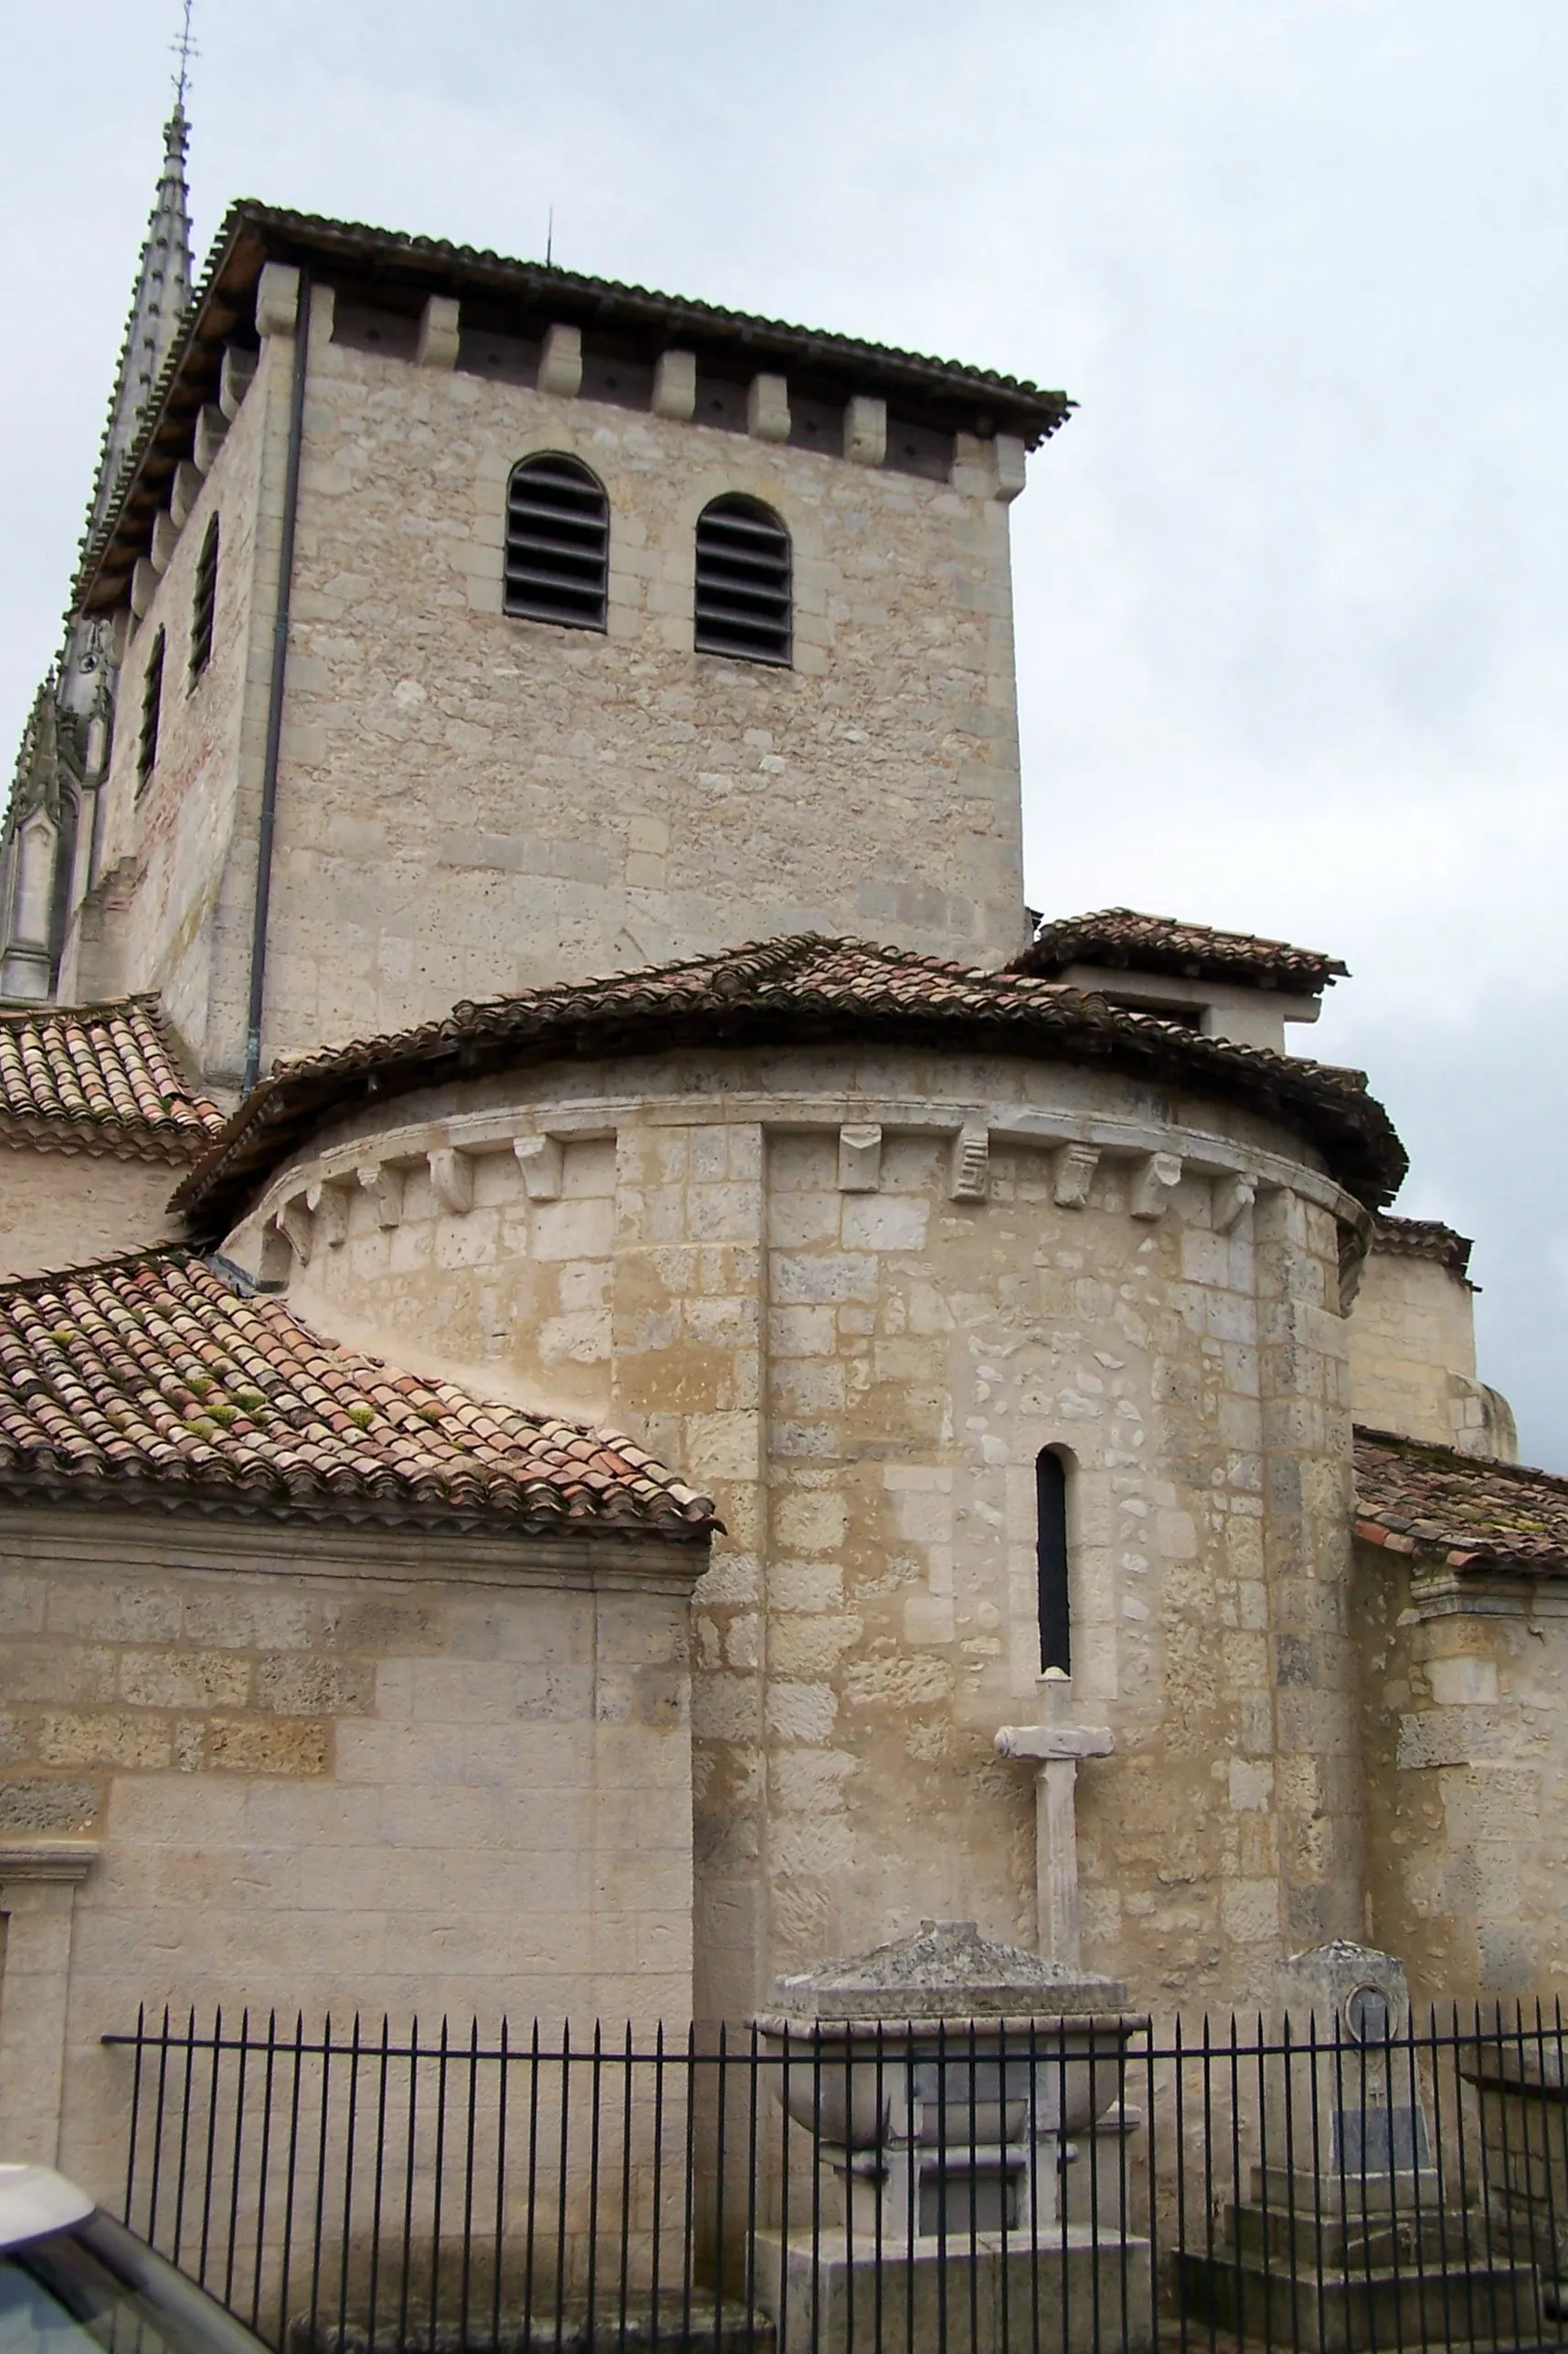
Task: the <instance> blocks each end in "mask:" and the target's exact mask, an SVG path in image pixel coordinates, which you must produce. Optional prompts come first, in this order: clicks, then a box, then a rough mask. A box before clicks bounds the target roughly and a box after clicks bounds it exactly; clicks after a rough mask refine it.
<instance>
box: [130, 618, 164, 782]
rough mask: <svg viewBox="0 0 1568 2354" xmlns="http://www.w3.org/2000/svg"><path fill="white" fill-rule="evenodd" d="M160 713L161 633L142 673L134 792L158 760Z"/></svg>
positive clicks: (162, 658) (161, 674)
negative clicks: (140, 715)
mask: <svg viewBox="0 0 1568 2354" xmlns="http://www.w3.org/2000/svg"><path fill="white" fill-rule="evenodd" d="M163 711H164V632H163V631H162V630H160V631H158V634H157V636H156V637H155V638H154V641H153V651H152V652H151V653H150V654H149V655H148V657H147V667H146V669H145V671H144V672H143V674H142V732H141V734H140V735H139V736H138V737H137V738H136V790H137V791H138V792H140V791H141V790H142V788H143V785H144V784H145V783H146V781H147V779H148V778H149V777H150V776H151V775H152V773H153V764H154V761H155V760H156V759H157V757H158V722H159V720H160V719H161V718H162V716H163Z"/></svg>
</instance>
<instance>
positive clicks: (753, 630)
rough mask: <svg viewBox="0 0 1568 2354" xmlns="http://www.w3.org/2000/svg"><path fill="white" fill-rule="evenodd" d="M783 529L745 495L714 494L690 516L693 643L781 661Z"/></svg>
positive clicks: (785, 612)
mask: <svg viewBox="0 0 1568 2354" xmlns="http://www.w3.org/2000/svg"><path fill="white" fill-rule="evenodd" d="M790 624H791V596H790V580H789V533H788V532H787V531H786V530H785V528H784V526H783V525H782V524H781V523H780V522H779V518H778V516H777V515H773V514H769V513H768V509H767V508H766V507H763V506H759V505H758V504H756V503H755V502H754V501H752V500H750V499H742V498H734V497H732V498H723V499H715V501H714V503H713V504H712V506H710V507H706V508H705V509H704V511H703V513H702V514H701V515H700V516H699V517H698V518H697V598H696V647H697V652H699V653H707V654H729V655H731V656H732V657H733V658H735V659H736V660H738V661H741V662H765V663H789V659H790V638H791V628H790Z"/></svg>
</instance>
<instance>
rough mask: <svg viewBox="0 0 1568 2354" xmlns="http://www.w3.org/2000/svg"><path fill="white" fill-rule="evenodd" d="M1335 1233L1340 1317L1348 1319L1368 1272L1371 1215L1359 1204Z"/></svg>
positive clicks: (1371, 1230)
mask: <svg viewBox="0 0 1568 2354" xmlns="http://www.w3.org/2000/svg"><path fill="white" fill-rule="evenodd" d="M1336 1232H1337V1234H1338V1236H1339V1245H1340V1315H1341V1316H1348V1315H1349V1314H1350V1312H1351V1309H1352V1308H1353V1307H1354V1306H1355V1304H1356V1299H1357V1296H1358V1295H1359V1293H1360V1291H1361V1278H1362V1277H1363V1276H1364V1275H1365V1273H1366V1269H1367V1256H1368V1253H1369V1252H1370V1251H1371V1249H1372V1233H1373V1226H1372V1214H1371V1212H1370V1211H1367V1210H1363V1209H1361V1207H1360V1205H1359V1204H1358V1205H1357V1209H1356V1214H1355V1216H1354V1218H1353V1219H1341V1220H1340V1224H1339V1225H1338V1227H1337V1229H1336Z"/></svg>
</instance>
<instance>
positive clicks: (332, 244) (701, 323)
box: [75, 198, 1073, 612]
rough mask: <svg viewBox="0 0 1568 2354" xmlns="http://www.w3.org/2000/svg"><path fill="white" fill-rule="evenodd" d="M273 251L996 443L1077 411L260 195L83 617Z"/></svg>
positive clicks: (739, 315) (89, 561)
mask: <svg viewBox="0 0 1568 2354" xmlns="http://www.w3.org/2000/svg"><path fill="white" fill-rule="evenodd" d="M270 260H277V261H282V262H285V263H291V264H298V263H301V262H304V263H309V264H312V265H313V266H316V267H320V268H323V269H326V270H331V271H332V273H333V275H334V278H335V279H337V280H338V281H343V280H344V279H345V278H347V279H349V280H352V279H355V278H358V279H361V280H363V281H364V282H365V284H366V287H367V288H368V289H371V290H373V291H374V295H375V299H376V303H377V305H379V306H385V307H387V308H390V309H392V310H394V311H395V310H397V308H399V307H400V306H401V307H405V308H408V310H409V311H410V314H411V315H413V316H416V317H417V315H418V311H419V309H420V307H421V306H422V304H423V302H424V301H425V299H426V298H427V297H428V296H429V294H431V293H440V294H444V295H447V296H450V297H455V298H456V299H458V300H460V301H461V302H462V304H463V309H464V315H465V317H467V318H469V319H471V320H475V321H477V320H480V319H483V320H484V322H485V324H486V325H487V326H488V327H491V328H494V327H496V326H499V327H500V328H501V330H502V332H510V333H512V334H518V333H520V332H524V331H525V330H526V329H527V327H528V325H529V323H531V322H532V323H534V326H535V332H537V331H538V329H539V328H542V327H544V326H546V325H553V324H556V323H562V324H567V325H577V326H579V327H588V328H591V329H592V330H593V331H594V333H595V334H598V335H599V336H601V337H602V336H605V335H609V336H612V337H615V338H617V339H619V340H620V342H621V343H622V345H624V347H625V348H626V349H628V351H629V352H641V353H643V354H645V355H646V356H647V357H649V358H650V359H652V358H657V356H658V355H659V354H660V353H661V352H662V351H664V350H666V349H668V348H669V347H670V346H672V345H683V346H684V347H686V348H689V349H691V350H694V351H695V352H696V353H697V354H698V355H699V356H700V357H703V358H705V363H706V364H707V365H710V366H713V367H714V368H715V371H716V372H718V373H721V374H728V375H731V376H737V377H738V376H755V375H756V374H757V373H758V371H759V370H763V369H769V368H773V369H778V370H779V371H780V372H787V373H788V374H789V378H790V382H791V385H792V387H794V389H795V390H796V391H797V392H798V393H799V394H800V396H802V397H805V398H827V399H830V400H832V399H835V398H836V399H838V400H840V401H842V400H844V399H846V398H851V397H853V395H855V394H863V393H871V394H877V395H880V396H882V397H883V398H886V399H887V400H889V401H890V402H892V403H894V404H895V405H896V406H897V407H898V408H899V409H900V410H901V411H904V412H906V413H908V414H909V416H910V417H911V418H912V419H914V420H915V421H917V422H918V421H924V422H930V423H933V424H936V425H938V426H940V427H942V428H943V429H946V430H948V431H966V432H971V433H976V434H979V435H980V436H982V437H984V436H986V435H988V434H995V433H1010V434H1014V435H1016V436H1018V438H1019V439H1020V440H1022V441H1023V442H1024V443H1025V445H1026V446H1028V447H1030V448H1033V447H1034V446H1035V445H1036V444H1037V443H1039V442H1040V441H1043V440H1045V438H1046V437H1047V436H1048V435H1049V434H1052V433H1054V432H1055V431H1056V429H1057V428H1058V427H1059V426H1061V425H1063V424H1065V422H1066V419H1067V418H1068V416H1069V414H1070V413H1071V410H1072V408H1073V403H1072V402H1071V401H1070V400H1069V399H1068V398H1067V397H1066V395H1065V393H1062V392H1043V391H1041V390H1040V389H1039V387H1037V386H1035V385H1033V384H1029V383H1026V382H1022V381H1021V380H1020V379H1018V378H1016V377H1013V376H1001V375H998V374H996V373H995V372H994V371H993V370H991V369H989V368H971V367H965V366H962V365H961V364H959V362H958V361H955V360H941V359H931V358H927V357H926V356H925V355H922V354H920V353H917V352H905V351H898V350H895V349H893V348H891V347H889V346H886V345H880V344H867V343H862V342H860V341H858V340H857V339H855V338H854V337H853V336H848V335H835V334H823V333H821V331H820V330H818V329H815V328H810V327H798V326H791V325H790V324H789V323H788V322H786V321H783V320H779V319H764V318H757V317H754V316H752V315H751V314H749V313H746V312H740V311H727V310H724V309H721V308H720V307H718V306H717V305H715V304H714V303H710V302H693V301H691V300H688V299H687V298H686V297H684V296H681V295H673V294H661V293H657V292H652V291H651V290H650V289H648V288H647V287H642V286H624V285H620V284H619V283H618V282H616V281H613V280H611V279H606V278H588V277H584V276H581V275H580V274H578V273H577V271H574V270H556V269H554V268H552V267H550V266H548V265H547V264H545V263H541V262H537V261H516V260H508V259H507V258H506V257H505V256H503V255H502V254H496V253H491V252H486V251H481V250H478V249H475V248H473V247H471V246H462V245H450V244H447V243H446V242H444V241H443V240H441V239H437V238H425V237H408V236H404V235H403V234H401V233H400V232H398V231H396V230H392V229H383V228H369V227H367V226H366V224H365V223H363V222H359V221H338V220H328V219H323V218H321V217H318V216H317V215H314V214H310V213H296V212H287V211H280V210H278V209H276V208H275V207H270V206H267V205H262V204H258V203H256V202H255V201H254V200H253V199H250V198H247V199H244V200H243V201H241V202H240V203H238V204H237V205H235V206H233V207H230V209H229V211H228V214H227V216H226V217H225V218H224V221H223V223H222V225H221V227H220V228H219V229H218V232H217V239H216V242H215V244H214V248H213V251H212V255H211V258H210V260H209V261H208V263H207V271H206V274H205V277H204V279H203V281H202V284H201V286H200V287H199V288H198V290H197V292H196V297H195V300H194V301H193V302H192V303H191V305H190V307H189V309H188V310H187V312H186V313H185V320H184V323H183V326H182V331H181V334H180V337H179V340H178V342H177V343H176V344H175V347H174V349H173V351H172V352H171V353H170V355H169V358H168V362H167V365H166V366H165V367H164V374H163V376H162V378H161V380H160V382H159V384H158V386H157V388H156V390H155V392H154V395H153V398H152V399H151V401H150V403H149V405H148V408H147V413H146V416H145V420H144V422H143V427H142V429H141V432H140V434H139V436H138V439H137V440H136V443H135V446H134V448H133V449H132V452H131V456H130V459H129V461H128V463H127V465H126V467H125V469H124V470H123V472H122V476H121V478H120V483H119V488H118V493H117V496H116V498H115V501H114V504H113V505H112V507H111V509H110V510H109V511H108V512H107V513H106V514H104V516H103V518H102V521H101V524H100V525H98V527H97V528H96V529H95V530H94V532H93V533H92V535H91V536H90V539H89V542H88V545H87V547H86V550H85V551H84V554H83V558H82V564H81V569H80V571H79V575H78V578H77V583H76V590H75V597H76V601H77V602H78V604H79V606H80V608H81V610H83V611H86V612H100V611H110V610H112V609H113V607H114V606H115V605H117V604H119V603H120V602H122V599H123V597H124V594H125V588H126V582H127V579H128V578H129V575H130V572H131V568H132V566H133V564H134V563H135V561H136V558H137V557H139V556H143V555H144V554H145V553H146V551H147V547H148V546H149V543H150V540H151V535H152V529H153V522H154V517H155V515H156V514H157V513H158V511H159V509H160V507H161V506H163V505H164V504H166V500H167V495H168V486H169V482H170V478H171V477H172V475H173V473H174V471H175V466H176V465H177V464H178V463H179V462H180V461H181V459H183V458H185V457H186V456H187V455H188V454H189V451H190V444H191V436H192V432H193V429H194V427H195V422H196V417H197V415H198V414H199V412H200V411H201V409H202V408H204V407H206V406H207V404H208V403H209V402H211V401H213V400H215V399H216V398H217V385H218V376H219V372H220V369H221V366H222V359H223V349H224V345H225V344H226V343H227V342H228V340H229V339H230V338H231V337H232V336H233V335H234V334H235V332H236V330H237V329H238V330H240V331H241V332H242V333H243V332H244V331H245V330H246V329H247V328H248V327H249V315H250V311H251V307H252V302H253V290H254V288H255V284H256V281H257V279H258V278H259V276H260V272H261V269H262V266H263V264H264V263H266V262H267V261H270ZM726 363H727V366H726Z"/></svg>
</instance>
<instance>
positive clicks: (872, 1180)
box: [839, 1125, 882, 1193]
mask: <svg viewBox="0 0 1568 2354" xmlns="http://www.w3.org/2000/svg"><path fill="white" fill-rule="evenodd" d="M881 1182H882V1130H881V1129H880V1128H876V1127H874V1126H870V1125H867V1126H864V1127H860V1128H841V1129H840V1130H839V1192H840V1193H875V1192H876V1190H877V1188H878V1186H879V1185H880V1184H881Z"/></svg>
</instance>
